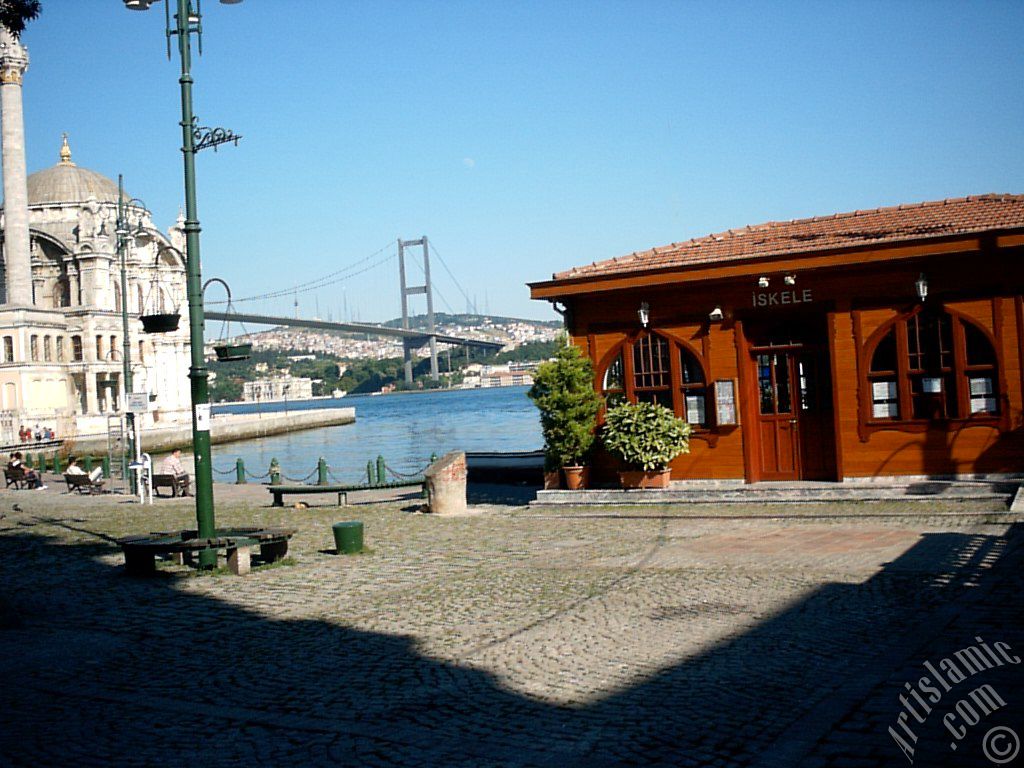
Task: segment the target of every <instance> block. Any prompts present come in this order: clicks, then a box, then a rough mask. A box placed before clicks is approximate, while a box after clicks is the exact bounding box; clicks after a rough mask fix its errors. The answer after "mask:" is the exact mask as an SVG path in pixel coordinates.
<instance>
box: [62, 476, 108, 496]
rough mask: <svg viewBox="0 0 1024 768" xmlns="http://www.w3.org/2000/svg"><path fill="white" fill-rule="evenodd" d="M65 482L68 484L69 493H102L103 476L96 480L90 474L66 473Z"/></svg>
mask: <svg viewBox="0 0 1024 768" xmlns="http://www.w3.org/2000/svg"><path fill="white" fill-rule="evenodd" d="M64 482H65V483H67V484H68V493H75V492H77V493H90V494H92V493H102V491H103V478H102V477H101V478H98V479H97V480H96V481H95V482H94V481H93V480H92V479H90V477H89V476H88V475H68V474H65V475H64Z"/></svg>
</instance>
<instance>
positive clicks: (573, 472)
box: [562, 467, 587, 491]
mask: <svg viewBox="0 0 1024 768" xmlns="http://www.w3.org/2000/svg"><path fill="white" fill-rule="evenodd" d="M562 471H563V472H564V473H565V487H566V488H568V489H569V490H570V491H578V490H580V489H581V488H583V487H585V486H586V480H587V478H586V471H587V470H586V467H562Z"/></svg>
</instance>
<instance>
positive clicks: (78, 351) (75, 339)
mask: <svg viewBox="0 0 1024 768" xmlns="http://www.w3.org/2000/svg"><path fill="white" fill-rule="evenodd" d="M82 354H83V353H82V337H81V336H72V337H71V359H72V360H74V361H75V362H76V363H80V362H82Z"/></svg>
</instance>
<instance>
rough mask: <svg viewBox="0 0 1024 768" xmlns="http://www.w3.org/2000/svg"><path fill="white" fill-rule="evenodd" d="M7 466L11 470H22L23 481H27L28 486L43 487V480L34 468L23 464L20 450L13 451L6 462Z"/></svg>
mask: <svg viewBox="0 0 1024 768" xmlns="http://www.w3.org/2000/svg"><path fill="white" fill-rule="evenodd" d="M7 468H8V469H10V470H13V471H16V472H17V471H20V472H23V473H24V475H25V481H26V482H27V483H28V487H29V488H40V489H45V488H46V486H45V485H43V480H42V478H41V477H39V475H38V474H37V473H36V472H35V470H32V469H29V468H28V467H26V466H25V463H24V462H23V461H22V460H21V451H15V452H14V453H12V454H11V460H10V461H9V462H7Z"/></svg>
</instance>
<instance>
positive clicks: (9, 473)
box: [4, 467, 28, 491]
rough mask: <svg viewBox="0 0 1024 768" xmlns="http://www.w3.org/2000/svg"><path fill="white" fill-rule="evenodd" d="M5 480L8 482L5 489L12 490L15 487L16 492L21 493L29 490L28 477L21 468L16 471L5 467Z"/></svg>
mask: <svg viewBox="0 0 1024 768" xmlns="http://www.w3.org/2000/svg"><path fill="white" fill-rule="evenodd" d="M4 479H5V480H6V481H7V485H6V486H5V487H7V488H10V487H11V486H12V485H13V486H14V490H16V491H21V490H24V489H25V488H28V477H26V476H25V470H24V469H23V468H21V467H17V468H16V469H10V468H9V467H4Z"/></svg>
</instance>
